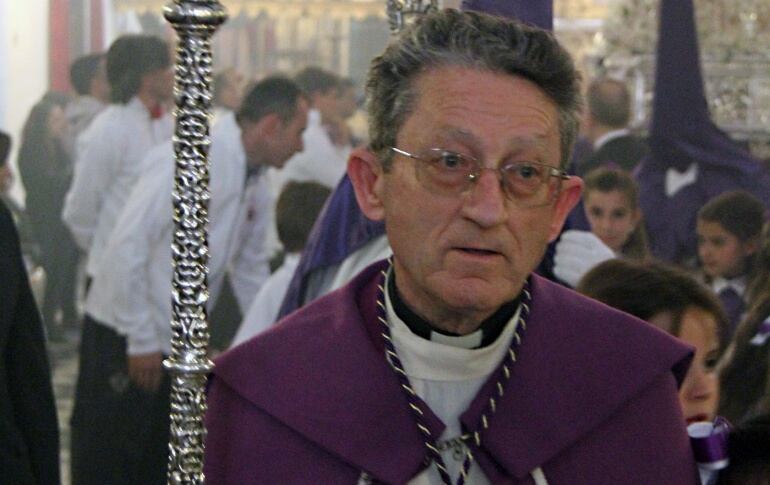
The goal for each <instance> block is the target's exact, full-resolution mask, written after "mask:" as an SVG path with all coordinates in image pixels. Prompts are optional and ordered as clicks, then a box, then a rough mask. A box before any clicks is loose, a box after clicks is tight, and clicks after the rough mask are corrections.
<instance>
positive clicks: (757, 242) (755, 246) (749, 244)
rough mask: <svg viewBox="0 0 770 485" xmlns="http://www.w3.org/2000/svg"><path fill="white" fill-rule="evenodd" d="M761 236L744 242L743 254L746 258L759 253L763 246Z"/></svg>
mask: <svg viewBox="0 0 770 485" xmlns="http://www.w3.org/2000/svg"><path fill="white" fill-rule="evenodd" d="M761 239H762V238H761V236H753V237H750V238H748V239H747V240H746V241H744V242H743V253H744V254H745V255H746V256H753V255H754V254H755V253H756V252H757V251H759V248H760V247H761V246H762V244H761Z"/></svg>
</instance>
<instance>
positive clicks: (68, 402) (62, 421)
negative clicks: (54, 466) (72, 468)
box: [49, 338, 78, 485]
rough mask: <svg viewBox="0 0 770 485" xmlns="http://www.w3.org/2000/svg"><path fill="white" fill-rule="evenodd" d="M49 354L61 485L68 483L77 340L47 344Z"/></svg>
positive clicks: (76, 370) (67, 484)
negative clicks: (59, 452)
mask: <svg viewBox="0 0 770 485" xmlns="http://www.w3.org/2000/svg"><path fill="white" fill-rule="evenodd" d="M49 356H50V359H51V368H52V369H53V392H54V396H55V397H56V410H57V413H58V415H59V439H60V442H61V472H62V485H69V484H70V476H69V463H70V461H69V457H70V455H69V444H70V425H69V424H70V416H71V415H72V405H73V402H74V398H75V380H76V379H77V373H78V342H77V339H75V338H69V339H67V340H65V341H62V342H54V343H50V344H49Z"/></svg>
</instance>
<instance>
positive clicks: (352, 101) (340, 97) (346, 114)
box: [337, 86, 358, 120]
mask: <svg viewBox="0 0 770 485" xmlns="http://www.w3.org/2000/svg"><path fill="white" fill-rule="evenodd" d="M357 108H358V106H357V105H356V89H355V88H354V87H353V86H347V87H345V88H343V89H342V90H341V91H339V92H338V93H337V115H338V116H339V117H340V119H342V120H346V119H348V118H350V117H351V116H353V115H354V114H355V112H356V109H357Z"/></svg>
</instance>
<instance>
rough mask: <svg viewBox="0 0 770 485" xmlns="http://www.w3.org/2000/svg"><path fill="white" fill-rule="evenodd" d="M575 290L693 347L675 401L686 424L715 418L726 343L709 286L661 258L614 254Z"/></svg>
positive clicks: (723, 321)
mask: <svg viewBox="0 0 770 485" xmlns="http://www.w3.org/2000/svg"><path fill="white" fill-rule="evenodd" d="M577 290H578V291H579V292H581V293H583V294H585V295H587V296H589V297H591V298H594V299H597V300H599V301H601V302H603V303H606V304H607V305H610V306H612V307H614V308H617V309H619V310H622V311H624V312H626V313H630V314H631V315H634V316H637V317H639V318H641V319H642V320H647V321H648V322H649V323H651V324H653V325H655V326H657V327H658V328H660V329H661V330H664V331H666V332H668V333H669V334H671V335H673V336H675V337H678V338H679V339H681V340H683V341H684V342H686V343H688V344H690V345H692V346H693V347H695V358H694V359H693V362H692V365H691V366H690V370H689V371H688V373H687V376H686V377H685V379H684V381H683V382H682V386H681V388H680V390H679V402H680V404H681V406H682V412H683V414H684V418H685V420H686V421H687V423H688V424H689V423H693V422H699V421H712V420H713V419H714V417H715V416H716V411H717V403H718V401H719V381H718V378H717V377H718V376H717V372H716V365H717V362H718V360H719V358H720V356H721V354H722V351H723V348H724V342H723V341H721V340H720V335H721V330H722V328H723V327H724V326H725V325H726V317H725V316H724V313H723V311H722V309H721V307H720V305H719V302H718V301H717V300H716V298H715V297H714V295H712V294H711V292H709V290H708V288H706V287H704V286H703V285H701V284H700V283H699V282H698V281H697V280H695V279H694V278H693V277H691V276H689V275H688V274H686V273H684V272H682V271H680V270H678V269H676V268H674V267H671V266H668V265H665V264H663V263H658V262H645V263H642V262H638V261H630V260H623V259H613V260H610V261H606V262H604V263H602V264H600V265H599V266H596V267H595V268H594V269H592V270H591V271H590V272H589V273H588V274H586V275H585V277H584V278H583V279H582V280H581V282H580V284H579V285H578V287H577Z"/></svg>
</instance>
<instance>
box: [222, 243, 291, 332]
mask: <svg viewBox="0 0 770 485" xmlns="http://www.w3.org/2000/svg"><path fill="white" fill-rule="evenodd" d="M299 258H300V253H289V254H287V255H286V258H285V259H284V260H283V264H282V265H281V267H280V268H278V269H277V270H276V271H275V273H273V274H271V275H270V278H268V279H267V281H265V284H264V285H262V288H260V289H259V293H257V296H256V297H255V298H254V302H253V303H252V304H251V308H249V311H248V313H246V314H245V315H246V316H245V317H244V318H243V322H242V323H241V326H240V328H239V329H238V333H236V334H235V338H233V343H232V344H231V346H232V347H235V346H236V345H240V344H241V343H243V342H245V341H247V340H249V339H250V338H251V337H254V336H255V335H257V334H260V333H262V332H264V331H265V330H267V329H268V328H270V327H272V326H273V324H274V323H275V321H276V319H277V317H278V312H279V311H280V310H281V303H283V297H284V296H286V290H287V289H288V288H289V284H290V283H291V278H292V276H294V271H295V270H296V269H297V266H298V265H299Z"/></svg>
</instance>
